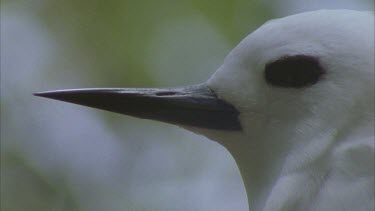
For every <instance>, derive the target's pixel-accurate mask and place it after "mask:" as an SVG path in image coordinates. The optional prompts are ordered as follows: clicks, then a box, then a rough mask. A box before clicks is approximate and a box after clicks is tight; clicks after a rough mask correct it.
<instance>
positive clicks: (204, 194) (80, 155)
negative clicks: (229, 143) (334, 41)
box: [0, 0, 374, 211]
mask: <svg viewBox="0 0 375 211" xmlns="http://www.w3.org/2000/svg"><path fill="white" fill-rule="evenodd" d="M321 8H349V9H361V10H374V2H373V1H372V0H341V1H339V0H333V1H324V0H318V1H312V0H309V1H297V0H286V1H270V0H268V1H267V0H265V1H261V0H250V1H249V0H232V1H224V0H216V1H213V0H210V1H201V0H180V1H172V0H159V1H144V0H138V1H135V0H121V1H119V0H107V1H101V0H91V1H85V0H48V1H47V0H29V1H27V0H3V1H1V203H0V204H1V210H4V211H20V210H30V211H32V210H38V211H40V210H90V211H92V210H94V211H95V210H145V211H146V210H218V211H220V210H246V209H247V202H246V195H245V190H244V188H243V187H242V181H241V178H240V175H239V173H238V170H237V167H236V165H235V163H234V161H233V160H232V158H231V157H230V155H229V153H227V152H226V150H225V149H224V148H222V147H221V146H219V145H218V144H216V143H214V142H212V141H210V140H207V139H206V138H204V137H201V136H197V135H194V134H192V133H190V132H187V131H184V130H182V129H180V128H177V127H175V126H171V125H166V124H162V123H157V122H152V121H147V120H138V119H134V118H131V117H125V116H121V115H117V114H112V113H109V112H104V111H98V110H94V109H89V108H84V107H80V106H76V105H71V104H67V103H61V102H57V101H52V100H46V99H41V98H36V97H33V96H32V93H33V92H37V91H44V90H53V89H63V88H79V87H128V86H129V87H151V86H152V87H154V86H155V87H164V86H177V85H187V84H194V83H200V82H203V81H205V80H206V79H207V78H208V77H209V76H210V75H211V74H212V73H213V72H214V71H215V69H216V68H217V67H219V66H220V64H221V62H222V60H223V59H224V57H225V55H226V54H227V53H228V52H229V51H230V49H232V48H233V47H234V46H235V45H236V44H237V43H238V42H239V41H240V40H241V39H242V38H243V37H245V36H246V35H247V34H248V33H249V32H251V31H252V30H254V29H255V28H257V27H258V26H259V25H261V24H262V23H264V22H265V21H266V20H268V19H272V18H277V17H282V16H285V15H289V14H294V13H297V12H302V11H308V10H315V9H321Z"/></svg>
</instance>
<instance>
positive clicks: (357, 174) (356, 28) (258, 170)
mask: <svg viewBox="0 0 375 211" xmlns="http://www.w3.org/2000/svg"><path fill="white" fill-rule="evenodd" d="M293 55H308V56H314V57H316V58H318V59H319V61H320V62H321V64H322V66H323V67H324V68H325V70H326V73H325V74H324V75H323V77H322V79H321V80H319V81H318V82H317V83H316V84H314V85H312V86H310V87H304V88H283V87H273V86H269V85H268V84H267V83H265V82H264V79H263V71H264V66H265V64H267V63H268V62H270V61H273V60H277V59H278V58H282V57H285V56H293ZM208 85H209V87H210V88H211V89H212V90H214V91H215V93H216V94H218V95H219V97H221V98H222V99H224V100H226V101H227V102H229V103H231V104H232V105H234V106H235V107H236V108H237V109H238V110H239V112H240V121H241V124H242V126H243V132H239V133H232V134H229V133H226V134H224V133H222V132H212V131H202V130H199V131H198V132H199V133H202V134H204V135H206V136H208V137H210V138H211V139H213V140H217V141H218V142H219V143H221V144H222V145H224V146H225V147H226V148H227V149H228V150H229V152H230V153H231V154H232V155H233V157H234V159H235V160H236V162H237V164H238V166H239V169H240V171H241V174H242V177H243V180H244V183H245V186H246V190H247V194H248V199H249V208H250V210H264V211H275V210H287V211H292V210H306V211H310V210H311V211H313V210H314V211H320V210H322V211H323V210H327V211H328V210H329V211H344V210H347V211H354V210H356V211H362V210H363V211H370V210H374V209H375V206H374V200H375V198H374V165H375V160H374V159H375V157H374V152H375V150H374V149H375V144H374V14H373V13H371V12H359V11H350V10H320V11H314V12H306V13H302V14H297V15H293V16H289V17H285V18H282V19H277V20H273V21H270V22H267V23H266V24H265V25H263V26H262V27H260V28H259V29H258V30H256V31H255V32H253V33H252V34H250V35H249V36H248V37H246V38H245V39H244V40H243V41H242V42H241V43H240V44H239V45H238V46H237V47H236V48H235V49H234V50H233V51H232V52H231V53H230V54H229V55H228V57H227V58H226V59H225V62H224V64H223V65H222V66H221V67H220V68H219V70H218V71H217V72H216V73H215V74H214V75H213V76H212V78H211V79H210V80H209V81H208ZM192 130H193V131H194V130H195V129H192ZM195 131H197V130H195Z"/></svg>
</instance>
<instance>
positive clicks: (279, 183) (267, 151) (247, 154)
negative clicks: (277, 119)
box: [219, 118, 374, 210]
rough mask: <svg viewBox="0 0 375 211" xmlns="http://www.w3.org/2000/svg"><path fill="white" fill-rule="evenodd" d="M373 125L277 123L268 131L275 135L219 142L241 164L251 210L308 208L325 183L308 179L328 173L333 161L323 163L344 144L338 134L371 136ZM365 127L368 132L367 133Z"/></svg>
mask: <svg viewBox="0 0 375 211" xmlns="http://www.w3.org/2000/svg"><path fill="white" fill-rule="evenodd" d="M305 121H306V122H307V123H306V124H310V123H311V124H312V123H313V122H314V124H315V123H317V122H316V120H314V121H313V122H310V123H309V121H308V120H305ZM369 121H372V124H369V122H368V120H364V119H363V118H358V119H351V120H350V121H347V122H346V123H344V124H340V125H339V124H338V125H336V126H333V125H330V126H331V127H327V125H325V124H323V123H319V122H318V124H315V125H317V126H316V127H315V128H314V127H312V126H311V125H310V126H306V127H304V126H302V127H301V126H300V125H299V126H296V127H298V128H293V127H291V125H287V124H285V125H277V126H272V128H273V130H268V131H272V133H265V134H258V135H257V136H249V135H246V134H245V133H243V134H240V133H238V134H232V135H231V138H229V137H224V139H225V140H226V141H219V142H220V143H221V144H222V145H224V146H225V147H226V148H227V150H228V151H229V152H230V153H231V154H232V156H233V158H234V159H235V161H236V163H237V165H238V168H239V170H240V172H241V176H242V179H243V182H244V185H245V188H246V192H247V197H248V202H249V209H250V210H278V209H279V208H280V207H285V206H286V207H296V206H299V205H296V204H301V203H305V204H309V203H310V201H309V199H308V198H309V196H310V195H313V194H314V190H316V191H317V190H319V188H318V187H319V186H320V185H321V184H320V183H315V181H314V182H311V181H310V180H314V178H312V177H311V175H314V176H316V177H320V176H323V175H325V174H326V173H327V172H328V171H329V168H330V166H329V164H328V163H329V162H328V161H325V159H328V157H329V154H330V153H331V152H332V150H333V149H334V148H335V147H337V145H338V144H337V143H336V142H337V140H343V139H342V138H339V137H340V136H344V137H345V136H347V135H346V134H368V135H373V133H374V129H373V125H374V123H373V119H372V120H371V119H370V120H369ZM363 125H367V126H368V125H370V127H363ZM349 128H350V129H349ZM363 128H367V129H365V130H366V131H363ZM306 184H313V186H315V187H311V186H309V187H307V185H306ZM305 188H306V190H305V191H302V190H303V189H305ZM293 190H299V191H293ZM296 193H299V195H298V194H296ZM304 193H306V194H304ZM309 194H310V195H309ZM306 195H309V196H306ZM311 198H313V197H311ZM301 201H303V202H301ZM285 204H287V205H285ZM302 206H303V205H302Z"/></svg>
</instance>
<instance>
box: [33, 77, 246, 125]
mask: <svg viewBox="0 0 375 211" xmlns="http://www.w3.org/2000/svg"><path fill="white" fill-rule="evenodd" d="M34 95H36V96H41V97H46V98H51V99H56V100H61V101H66V102H70V103H75V104H79V105H84V106H89V107H93V108H98V109H103V110H107V111H112V112H116V113H121V114H126V115H129V116H134V117H139V118H143V119H153V120H158V121H162V122H166V123H171V124H175V125H181V126H193V127H199V128H206V129H215V130H228V131H235V130H241V125H240V122H239V120H238V114H239V112H238V111H237V110H236V109H235V108H234V107H233V106H232V105H230V104H228V103H226V102H225V101H223V100H221V99H219V98H218V97H217V96H216V95H215V93H214V92H213V91H211V90H210V89H209V88H208V87H207V86H206V85H205V84H200V85H194V86H187V87H177V88H165V89H157V88H155V89H154V88H103V89H69V90H58V91H49V92H40V93H35V94H34Z"/></svg>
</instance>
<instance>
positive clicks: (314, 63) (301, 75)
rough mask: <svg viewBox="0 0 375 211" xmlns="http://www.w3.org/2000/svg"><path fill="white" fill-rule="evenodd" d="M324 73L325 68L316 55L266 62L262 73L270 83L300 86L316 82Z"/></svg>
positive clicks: (288, 57) (281, 85)
mask: <svg viewBox="0 0 375 211" xmlns="http://www.w3.org/2000/svg"><path fill="white" fill-rule="evenodd" d="M324 73H325V70H324V68H323V67H322V66H321V64H320V63H319V60H318V59H317V58H316V57H313V56H307V55H296V56H286V57H282V58H280V59H278V60H276V61H273V62H270V63H268V64H266V67H265V72H264V75H265V79H266V81H267V83H268V84H270V85H273V86H279V87H285V88H301V87H306V86H310V85H313V84H315V83H317V82H318V81H319V79H320V77H321V76H322V75H323V74H324Z"/></svg>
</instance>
